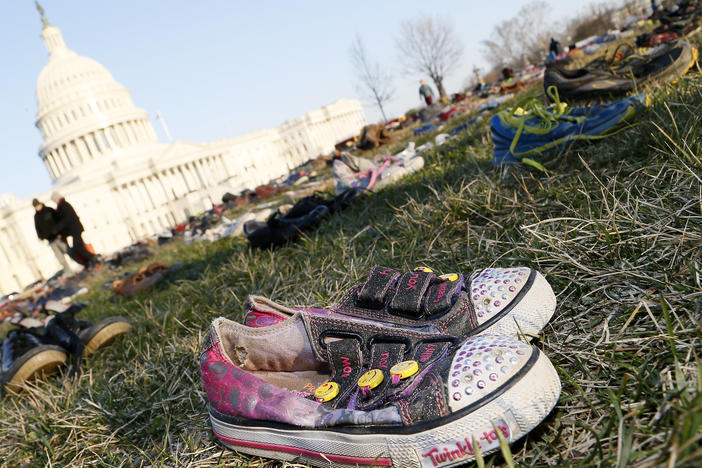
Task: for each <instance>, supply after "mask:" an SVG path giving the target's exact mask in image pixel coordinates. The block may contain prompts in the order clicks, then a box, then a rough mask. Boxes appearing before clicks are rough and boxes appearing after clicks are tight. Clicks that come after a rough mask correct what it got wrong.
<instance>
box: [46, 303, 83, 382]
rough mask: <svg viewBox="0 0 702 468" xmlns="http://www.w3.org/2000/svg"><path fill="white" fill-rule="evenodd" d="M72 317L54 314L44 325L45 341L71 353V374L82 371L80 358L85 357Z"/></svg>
mask: <svg viewBox="0 0 702 468" xmlns="http://www.w3.org/2000/svg"><path fill="white" fill-rule="evenodd" d="M73 321H75V319H73V318H72V317H70V316H68V315H64V314H57V315H54V317H53V319H51V320H48V321H47V323H46V325H45V326H44V337H43V338H44V341H46V342H48V343H51V344H54V345H57V346H60V347H62V348H63V349H65V350H66V351H67V352H68V353H69V354H70V355H71V369H70V372H69V375H70V376H74V375H76V374H77V373H78V372H80V360H81V358H82V357H83V348H85V345H83V342H82V341H81V340H80V338H79V337H78V335H77V334H76V333H75V332H74V331H73V327H72V325H73V323H72V322H73Z"/></svg>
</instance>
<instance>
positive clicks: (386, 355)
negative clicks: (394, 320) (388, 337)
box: [370, 343, 405, 378]
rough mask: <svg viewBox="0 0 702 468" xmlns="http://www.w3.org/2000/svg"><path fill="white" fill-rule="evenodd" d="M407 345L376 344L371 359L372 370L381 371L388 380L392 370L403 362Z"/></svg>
mask: <svg viewBox="0 0 702 468" xmlns="http://www.w3.org/2000/svg"><path fill="white" fill-rule="evenodd" d="M404 351H405V345H404V344H402V343H374V344H373V351H372V353H373V354H372V357H371V367H370V368H371V369H380V370H381V371H383V374H385V377H386V378H387V377H388V376H389V375H390V368H391V367H392V366H394V365H395V364H397V363H398V362H400V361H402V360H403V359H402V357H403V354H404Z"/></svg>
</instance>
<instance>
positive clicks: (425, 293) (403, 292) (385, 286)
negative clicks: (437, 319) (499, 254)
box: [357, 266, 465, 318]
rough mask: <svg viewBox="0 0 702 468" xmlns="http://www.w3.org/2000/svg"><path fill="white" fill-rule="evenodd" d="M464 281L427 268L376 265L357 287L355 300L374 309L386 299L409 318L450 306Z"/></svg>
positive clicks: (429, 314) (457, 276)
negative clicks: (399, 270) (409, 268)
mask: <svg viewBox="0 0 702 468" xmlns="http://www.w3.org/2000/svg"><path fill="white" fill-rule="evenodd" d="M464 282H465V281H464V278H463V276H462V275H457V274H452V275H444V276H442V277H437V276H436V275H435V274H434V272H432V271H431V270H429V269H427V268H418V269H416V270H414V271H410V272H407V273H404V274H402V275H400V273H399V272H398V271H396V270H393V269H392V268H386V267H382V266H376V267H373V269H372V270H371V272H370V274H369V275H368V280H367V281H366V282H365V284H364V285H363V287H362V288H361V289H360V290H359V292H358V298H357V302H358V303H359V305H362V306H367V307H370V308H376V309H380V308H383V307H384V306H385V305H386V303H387V304H388V306H389V307H390V309H392V310H393V311H395V312H399V313H400V314H403V315H409V316H411V317H413V318H420V317H422V316H425V317H426V316H432V315H435V314H437V313H440V312H443V311H445V310H448V309H450V308H451V306H452V305H453V297H454V296H455V295H456V294H458V293H459V292H460V291H461V288H462V286H463V284H464Z"/></svg>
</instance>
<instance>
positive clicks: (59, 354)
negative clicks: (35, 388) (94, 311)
mask: <svg viewBox="0 0 702 468" xmlns="http://www.w3.org/2000/svg"><path fill="white" fill-rule="evenodd" d="M67 358H68V357H67V355H66V352H65V351H64V350H63V348H61V347H59V346H53V345H41V346H37V347H35V348H32V349H31V350H30V351H28V352H26V353H25V354H23V355H22V356H21V357H20V358H19V359H18V360H16V361H15V362H14V363H12V366H10V369H8V372H7V374H8V375H11V376H12V377H11V378H10V379H9V380H8V381H7V382H6V383H5V389H6V390H7V391H9V392H15V393H16V392H17V391H19V390H21V389H22V386H23V384H24V383H25V382H26V381H28V380H30V379H32V378H34V377H38V376H48V375H51V374H54V373H56V371H58V368H59V367H60V366H62V365H63V364H65V363H66V360H67ZM15 366H16V367H15ZM13 367H15V370H13Z"/></svg>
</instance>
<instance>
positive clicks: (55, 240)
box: [32, 198, 73, 275]
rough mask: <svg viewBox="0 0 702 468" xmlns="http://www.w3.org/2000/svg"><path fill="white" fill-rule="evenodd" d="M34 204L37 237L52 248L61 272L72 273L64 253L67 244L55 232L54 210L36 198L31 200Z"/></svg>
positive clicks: (66, 249)
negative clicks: (61, 269) (61, 268)
mask: <svg viewBox="0 0 702 468" xmlns="http://www.w3.org/2000/svg"><path fill="white" fill-rule="evenodd" d="M32 205H33V206H34V210H35V211H36V212H35V213H34V229H36V231H37V237H39V239H41V240H46V241H47V242H48V243H49V247H51V250H53V252H54V255H55V256H56V260H58V262H59V263H60V264H61V266H62V267H63V273H64V274H65V275H69V274H71V273H73V269H72V268H71V267H70V266H69V265H68V261H67V260H66V254H67V253H68V244H66V240H65V239H60V238H59V237H58V235H57V233H56V220H57V217H58V216H57V214H56V210H54V209H53V208H51V207H50V206H46V205H44V204H43V203H42V202H40V201H39V200H37V199H36V198H35V199H34V200H32Z"/></svg>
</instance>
